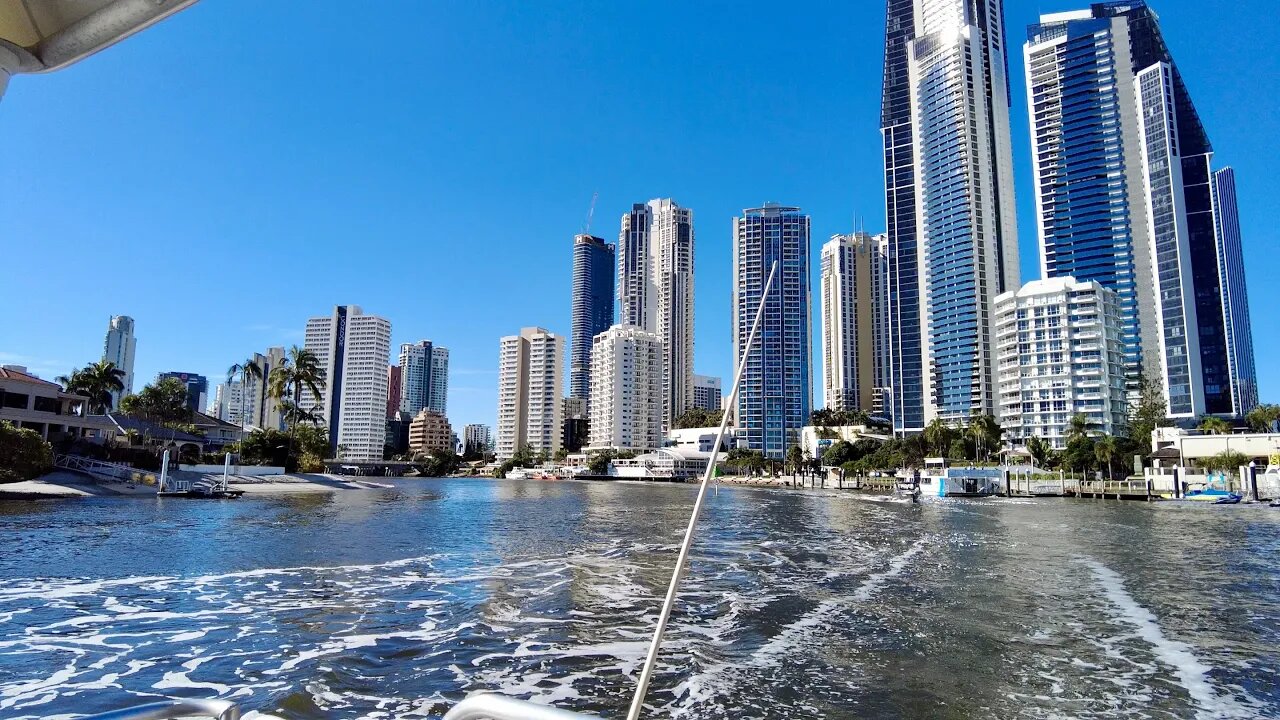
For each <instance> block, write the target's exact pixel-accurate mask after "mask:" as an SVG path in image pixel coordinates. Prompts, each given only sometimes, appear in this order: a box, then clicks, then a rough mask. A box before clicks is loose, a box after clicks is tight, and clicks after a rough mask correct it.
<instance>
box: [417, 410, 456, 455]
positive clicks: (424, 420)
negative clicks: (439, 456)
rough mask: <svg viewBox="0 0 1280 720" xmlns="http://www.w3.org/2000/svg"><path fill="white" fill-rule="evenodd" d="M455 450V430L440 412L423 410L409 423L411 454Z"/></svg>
mask: <svg viewBox="0 0 1280 720" xmlns="http://www.w3.org/2000/svg"><path fill="white" fill-rule="evenodd" d="M432 450H448V451H452V450H453V428H451V427H450V426H449V419H448V418H446V417H445V416H444V415H441V414H440V413H438V412H433V411H431V410H426V409H423V410H421V411H420V412H419V413H418V414H417V415H415V416H414V418H413V422H411V423H409V452H411V453H420V452H431V451H432Z"/></svg>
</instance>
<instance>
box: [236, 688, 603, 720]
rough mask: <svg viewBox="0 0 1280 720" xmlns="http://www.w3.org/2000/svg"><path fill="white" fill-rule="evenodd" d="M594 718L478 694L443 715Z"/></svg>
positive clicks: (458, 718) (505, 719)
mask: <svg viewBox="0 0 1280 720" xmlns="http://www.w3.org/2000/svg"><path fill="white" fill-rule="evenodd" d="M595 717H596V716H595V715H584V714H582V713H576V712H570V711H569V710H561V709H560V708H556V707H551V706H550V705H539V704H538V703H535V702H529V701H528V700H517V699H515V698H509V697H503V696H501V695H487V694H480V695H472V696H471V697H469V698H467V699H466V700H463V701H462V702H460V703H458V704H457V705H454V706H453V709H452V710H450V711H449V712H447V713H445V716H444V720H584V719H585V718H595ZM228 720H233V719H228Z"/></svg>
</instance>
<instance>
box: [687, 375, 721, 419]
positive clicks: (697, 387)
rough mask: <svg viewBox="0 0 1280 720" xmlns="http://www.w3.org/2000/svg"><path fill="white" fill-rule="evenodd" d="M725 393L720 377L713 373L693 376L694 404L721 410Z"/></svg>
mask: <svg viewBox="0 0 1280 720" xmlns="http://www.w3.org/2000/svg"><path fill="white" fill-rule="evenodd" d="M723 400H724V393H723V391H722V390H721V388H720V378H718V377H715V376H713V375H694V376H693V406H694V407H696V408H701V409H703V410H709V411H711V412H720V406H721V404H722V403H723Z"/></svg>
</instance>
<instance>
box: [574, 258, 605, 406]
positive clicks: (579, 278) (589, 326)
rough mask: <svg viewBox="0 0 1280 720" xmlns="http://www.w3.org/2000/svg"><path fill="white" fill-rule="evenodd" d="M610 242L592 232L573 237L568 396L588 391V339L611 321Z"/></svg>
mask: <svg viewBox="0 0 1280 720" xmlns="http://www.w3.org/2000/svg"><path fill="white" fill-rule="evenodd" d="M613 273H614V252H613V245H610V244H608V243H606V242H605V241H604V240H603V239H602V238H598V237H594V236H592V235H577V236H575V237H574V238H573V301H572V312H573V347H572V348H571V349H570V360H569V396H570V397H574V398H578V399H580V400H582V401H583V402H584V404H585V403H586V401H587V400H589V399H590V395H591V341H592V339H593V338H594V337H595V336H596V335H599V334H600V333H602V332H604V331H605V330H608V329H609V326H610V325H612V324H613Z"/></svg>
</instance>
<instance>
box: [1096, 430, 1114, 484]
mask: <svg viewBox="0 0 1280 720" xmlns="http://www.w3.org/2000/svg"><path fill="white" fill-rule="evenodd" d="M1116 452H1117V446H1116V439H1115V438H1113V437H1111V436H1110V435H1107V436H1103V437H1100V438H1098V440H1097V442H1095V443H1094V445H1093V456H1094V458H1096V459H1097V461H1098V467H1099V468H1101V469H1102V470H1103V471H1104V472H1105V473H1107V474H1108V475H1110V474H1111V463H1112V462H1113V461H1114V460H1115V457H1116Z"/></svg>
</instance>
